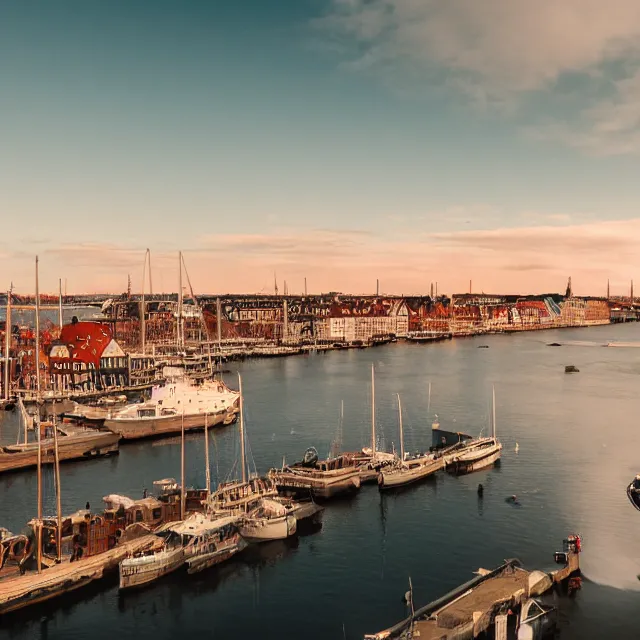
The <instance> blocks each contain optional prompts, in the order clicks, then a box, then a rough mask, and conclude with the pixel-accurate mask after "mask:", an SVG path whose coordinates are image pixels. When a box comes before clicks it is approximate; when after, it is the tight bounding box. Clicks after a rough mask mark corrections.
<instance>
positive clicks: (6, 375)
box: [4, 287, 13, 400]
mask: <svg viewBox="0 0 640 640" xmlns="http://www.w3.org/2000/svg"><path fill="white" fill-rule="evenodd" d="M12 290H13V287H10V288H9V291H8V292H7V315H6V320H5V331H4V397H5V400H9V393H10V391H11V389H10V386H9V375H10V369H9V350H10V348H11V291H12Z"/></svg>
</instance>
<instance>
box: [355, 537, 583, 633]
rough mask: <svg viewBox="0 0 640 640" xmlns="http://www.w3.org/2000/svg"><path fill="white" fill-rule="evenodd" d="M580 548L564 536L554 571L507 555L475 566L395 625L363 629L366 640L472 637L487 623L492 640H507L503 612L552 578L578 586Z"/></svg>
mask: <svg viewBox="0 0 640 640" xmlns="http://www.w3.org/2000/svg"><path fill="white" fill-rule="evenodd" d="M580 551H581V541H580V537H579V536H574V535H571V536H569V537H568V538H567V539H566V540H565V541H564V551H562V552H557V553H556V554H555V560H556V562H557V563H559V564H562V565H563V566H562V568H561V569H559V570H557V571H553V572H551V573H544V572H542V571H527V570H526V569H523V568H522V566H521V563H520V561H519V560H517V559H511V560H507V561H505V563H504V564H502V565H501V566H499V567H498V568H497V569H494V570H493V571H487V570H485V569H480V570H479V571H478V574H479V575H478V577H476V578H473V579H472V580H469V581H468V582H465V583H464V584H462V585H460V586H459V587H457V588H456V589H454V590H453V591H450V592H449V593H447V594H446V595H444V596H442V597H441V598H439V599H437V600H434V601H433V602H431V603H429V604H428V605H426V606H424V607H422V608H420V609H418V610H417V611H415V612H414V613H413V615H411V616H410V617H408V618H407V619H405V620H403V621H402V622H400V623H398V624H396V625H395V626H393V627H391V628H389V629H385V630H384V631H380V632H379V633H375V634H372V635H365V640H387V639H389V640H391V639H401V640H410V639H413V638H420V640H472V639H473V638H477V637H479V636H480V634H482V633H485V632H487V631H488V630H489V629H491V628H494V633H495V639H496V640H506V638H507V635H506V633H507V622H508V617H509V616H510V615H516V612H517V611H518V610H519V609H520V608H521V607H522V606H523V605H524V604H525V603H527V602H528V601H529V600H530V599H531V598H536V597H538V596H541V595H542V594H544V593H545V592H547V591H549V590H550V589H551V588H552V587H553V586H554V585H555V584H560V583H562V584H565V585H566V586H567V588H568V591H569V592H571V591H573V590H575V589H578V588H580V578H579V576H580V561H579V554H580ZM527 608H528V607H527ZM521 622H522V620H520V623H521Z"/></svg>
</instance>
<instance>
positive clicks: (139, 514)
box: [136, 509, 142, 522]
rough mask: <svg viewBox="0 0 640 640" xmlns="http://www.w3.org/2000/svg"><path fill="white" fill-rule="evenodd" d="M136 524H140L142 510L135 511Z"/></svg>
mask: <svg viewBox="0 0 640 640" xmlns="http://www.w3.org/2000/svg"><path fill="white" fill-rule="evenodd" d="M136 522H142V509H137V510H136Z"/></svg>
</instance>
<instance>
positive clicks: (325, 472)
mask: <svg viewBox="0 0 640 640" xmlns="http://www.w3.org/2000/svg"><path fill="white" fill-rule="evenodd" d="M360 474H361V461H360V459H359V458H358V456H357V454H356V455H354V454H349V453H343V454H342V455H339V456H337V457H336V458H331V459H327V460H319V459H318V452H317V450H316V449H315V448H314V447H310V448H309V449H307V450H306V451H305V454H304V457H303V459H302V461H301V462H296V463H295V464H292V465H285V464H283V465H282V468H281V469H270V470H269V473H268V477H269V478H271V479H272V480H274V481H275V483H276V486H277V487H278V491H279V492H280V493H283V494H285V495H291V496H297V495H303V496H308V495H309V494H310V495H311V496H313V497H314V498H321V499H328V498H333V497H335V496H338V495H344V494H349V493H354V492H355V491H358V490H359V489H360V486H361V478H360Z"/></svg>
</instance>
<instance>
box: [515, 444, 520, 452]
mask: <svg viewBox="0 0 640 640" xmlns="http://www.w3.org/2000/svg"><path fill="white" fill-rule="evenodd" d="M519 450H520V445H519V444H518V443H517V442H516V453H518V451H519Z"/></svg>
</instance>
